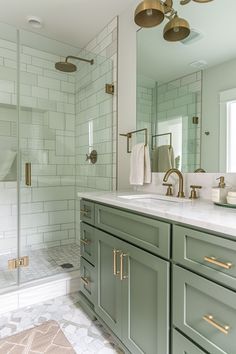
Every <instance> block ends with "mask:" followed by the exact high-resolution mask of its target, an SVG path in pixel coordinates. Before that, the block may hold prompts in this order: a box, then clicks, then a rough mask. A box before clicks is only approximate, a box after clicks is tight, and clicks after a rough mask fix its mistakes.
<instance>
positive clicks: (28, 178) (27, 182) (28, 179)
mask: <svg viewBox="0 0 236 354" xmlns="http://www.w3.org/2000/svg"><path fill="white" fill-rule="evenodd" d="M25 185H26V186H28V187H30V186H31V162H26V164H25Z"/></svg>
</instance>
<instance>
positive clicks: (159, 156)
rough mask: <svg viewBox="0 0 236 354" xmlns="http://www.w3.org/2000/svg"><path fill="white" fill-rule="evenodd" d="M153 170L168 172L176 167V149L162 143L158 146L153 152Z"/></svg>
mask: <svg viewBox="0 0 236 354" xmlns="http://www.w3.org/2000/svg"><path fill="white" fill-rule="evenodd" d="M152 160H153V161H152V162H153V168H152V170H153V172H166V171H167V170H169V169H170V168H174V167H175V163H174V150H173V147H172V146H169V145H161V146H159V147H156V148H155V150H154V151H153V154H152Z"/></svg>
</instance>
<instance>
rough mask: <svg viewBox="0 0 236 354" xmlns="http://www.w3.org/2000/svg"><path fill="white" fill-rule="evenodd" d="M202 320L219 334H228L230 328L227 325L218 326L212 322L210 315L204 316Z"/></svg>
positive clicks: (212, 318)
mask: <svg viewBox="0 0 236 354" xmlns="http://www.w3.org/2000/svg"><path fill="white" fill-rule="evenodd" d="M203 319H204V321H206V322H208V323H209V324H210V325H212V326H213V327H215V328H216V329H218V330H219V331H220V332H221V333H224V334H226V335H227V334H228V333H229V330H230V327H229V326H227V325H225V326H222V325H220V324H219V323H217V322H216V321H215V320H214V317H213V316H212V315H205V316H203Z"/></svg>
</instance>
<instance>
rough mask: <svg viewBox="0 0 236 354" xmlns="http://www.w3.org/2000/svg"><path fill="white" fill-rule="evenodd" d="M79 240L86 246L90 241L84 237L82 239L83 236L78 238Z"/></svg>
mask: <svg viewBox="0 0 236 354" xmlns="http://www.w3.org/2000/svg"><path fill="white" fill-rule="evenodd" d="M80 242H81V243H83V244H84V245H86V246H87V245H89V244H90V243H91V241H90V240H88V239H87V238H84V239H83V238H81V239H80Z"/></svg>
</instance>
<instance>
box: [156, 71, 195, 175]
mask: <svg viewBox="0 0 236 354" xmlns="http://www.w3.org/2000/svg"><path fill="white" fill-rule="evenodd" d="M194 116H197V117H199V124H197V125H196V124H193V121H192V118H193V117H194ZM175 117H176V118H178V117H182V168H181V170H182V171H183V172H193V171H194V170H195V169H197V168H199V166H200V119H201V72H196V73H193V74H191V75H187V76H184V77H182V78H179V79H177V80H173V81H170V82H168V83H165V84H162V85H160V86H158V88H157V119H158V121H159V122H161V121H166V120H168V119H171V118H175Z"/></svg>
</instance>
